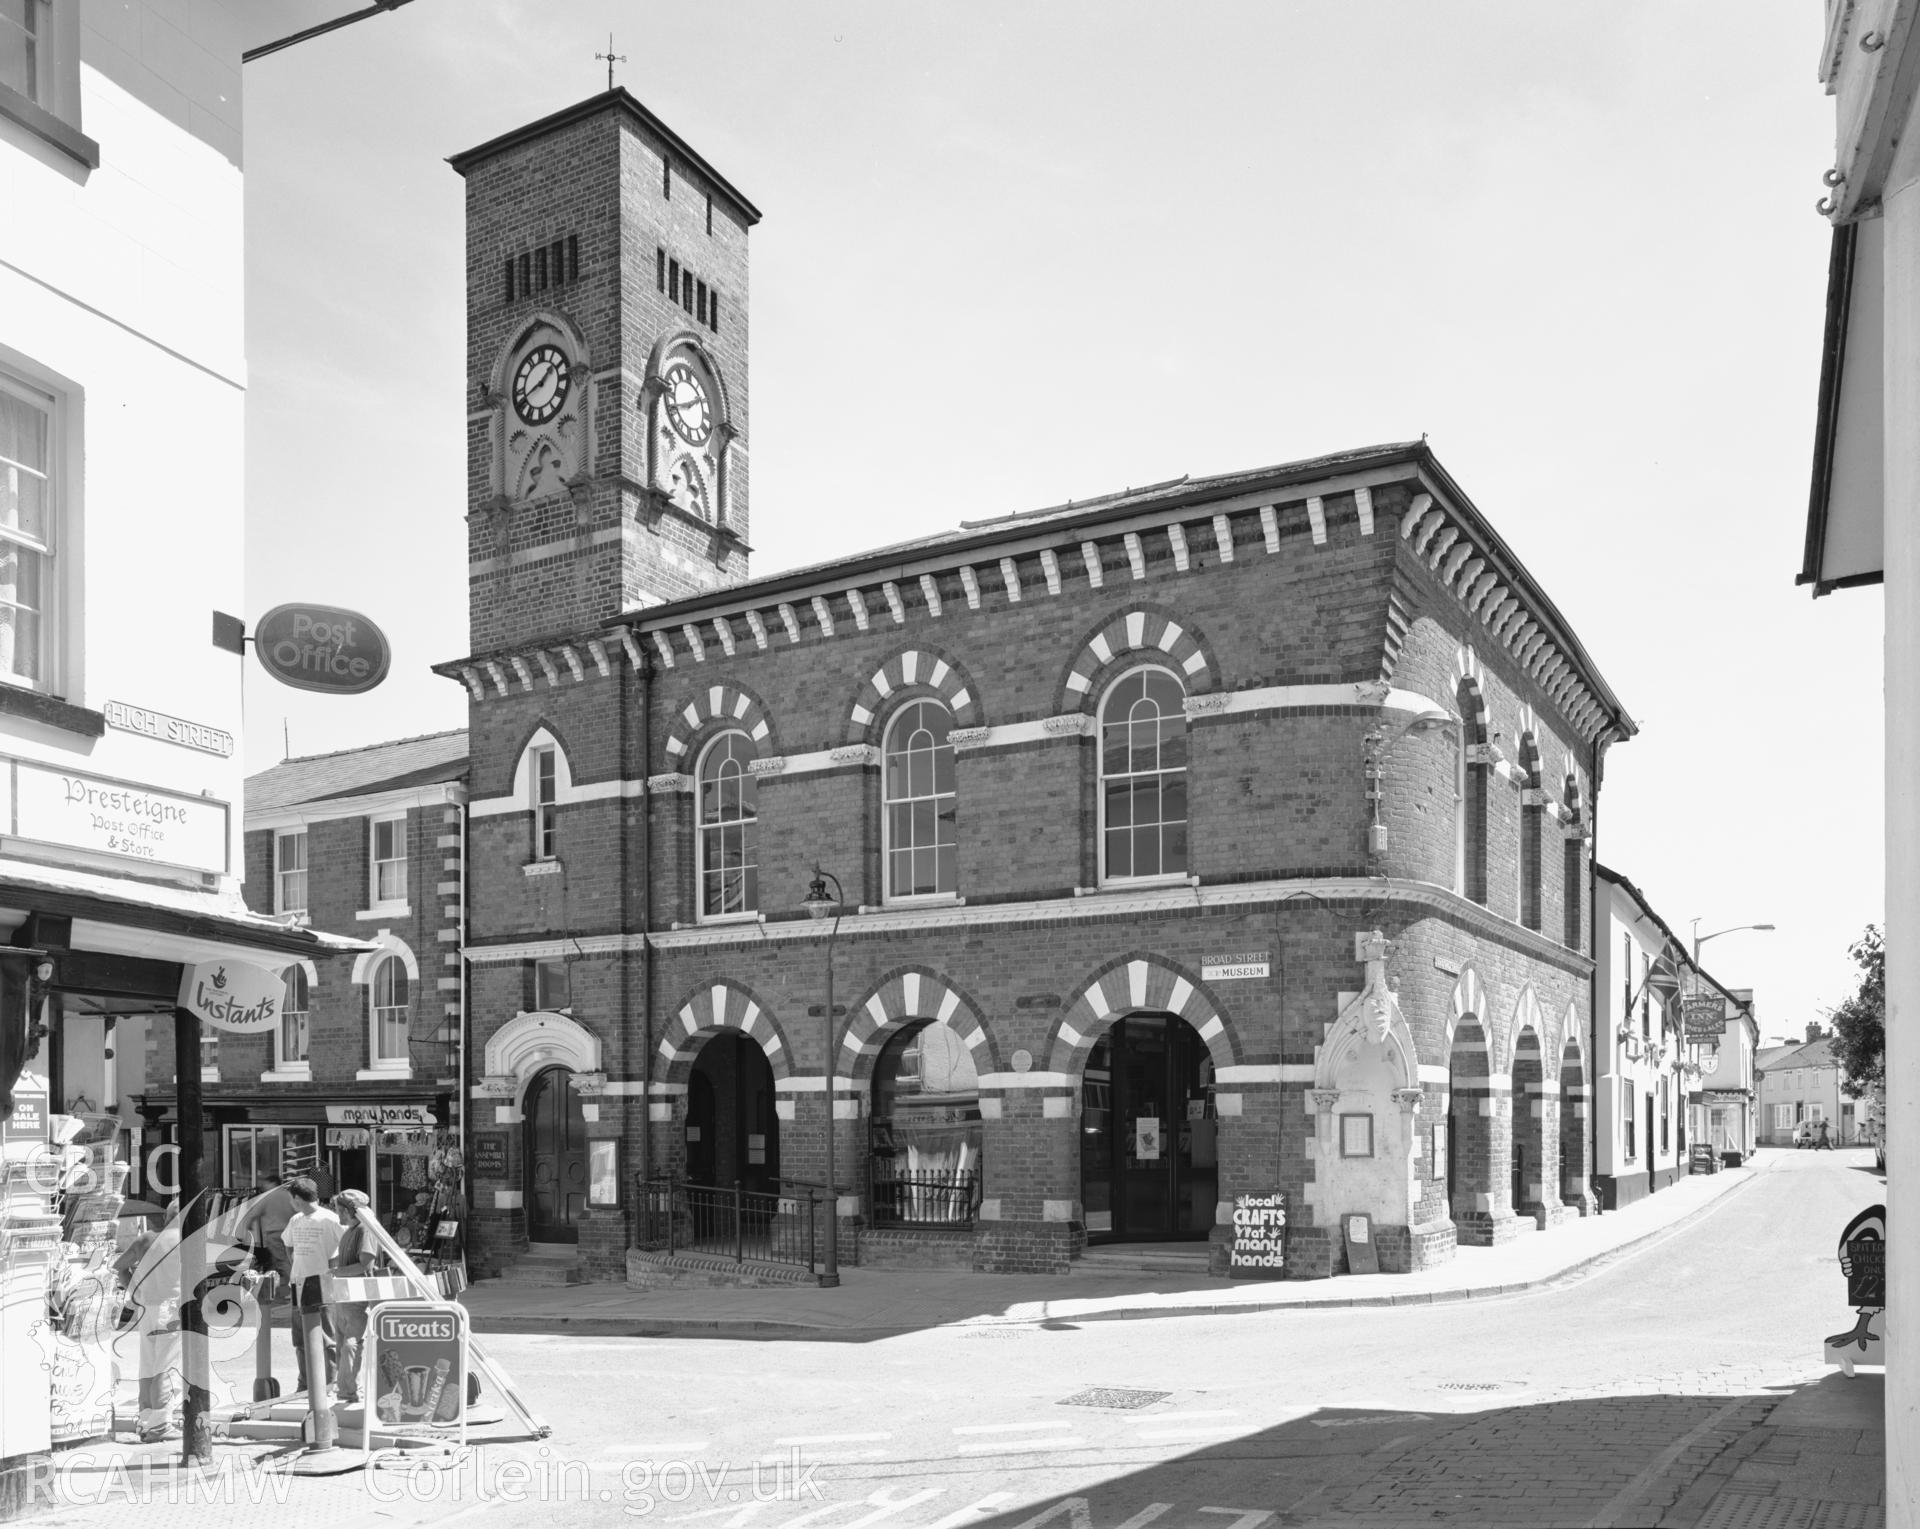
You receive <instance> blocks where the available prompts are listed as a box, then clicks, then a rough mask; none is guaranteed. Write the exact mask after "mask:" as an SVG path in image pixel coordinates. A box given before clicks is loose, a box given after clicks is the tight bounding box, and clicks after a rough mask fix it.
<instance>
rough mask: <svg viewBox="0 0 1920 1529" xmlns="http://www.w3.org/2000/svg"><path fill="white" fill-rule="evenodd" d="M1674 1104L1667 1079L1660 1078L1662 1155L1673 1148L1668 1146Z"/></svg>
mask: <svg viewBox="0 0 1920 1529" xmlns="http://www.w3.org/2000/svg"><path fill="white" fill-rule="evenodd" d="M1672 1116H1673V1106H1672V1104H1671V1103H1670V1102H1669V1100H1668V1095H1667V1080H1666V1079H1665V1078H1662V1079H1661V1080H1660V1155H1661V1156H1662V1157H1664V1156H1666V1154H1667V1153H1668V1151H1670V1150H1671V1149H1670V1148H1669V1146H1668V1134H1667V1133H1668V1131H1669V1130H1670V1128H1671V1125H1672Z"/></svg>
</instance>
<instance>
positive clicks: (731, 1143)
mask: <svg viewBox="0 0 1920 1529" xmlns="http://www.w3.org/2000/svg"><path fill="white" fill-rule="evenodd" d="M687 1178H688V1180H689V1181H690V1182H692V1183H695V1184H713V1185H718V1186H719V1187H721V1188H724V1189H731V1188H732V1187H733V1186H734V1184H736V1183H738V1184H739V1185H740V1187H741V1188H743V1189H748V1190H753V1191H756V1192H759V1193H763V1194H771V1193H773V1192H774V1191H775V1190H777V1189H778V1188H779V1186H780V1121H779V1117H778V1114H777V1113H776V1111H775V1109H774V1093H773V1068H772V1066H771V1065H770V1064H769V1063H768V1061H767V1055H766V1053H765V1052H764V1051H762V1050H761V1049H760V1047H759V1046H758V1045H757V1044H756V1043H755V1042H754V1041H753V1040H751V1039H750V1038H748V1037H747V1036H744V1035H739V1034H736V1033H734V1032H731V1031H721V1032H720V1033H718V1034H715V1035H710V1036H708V1037H707V1038H706V1040H705V1041H704V1042H702V1043H701V1046H700V1054H699V1055H698V1056H696V1057H695V1058H694V1059H693V1071H692V1074H691V1075H690V1076H689V1077H688V1079H687Z"/></svg>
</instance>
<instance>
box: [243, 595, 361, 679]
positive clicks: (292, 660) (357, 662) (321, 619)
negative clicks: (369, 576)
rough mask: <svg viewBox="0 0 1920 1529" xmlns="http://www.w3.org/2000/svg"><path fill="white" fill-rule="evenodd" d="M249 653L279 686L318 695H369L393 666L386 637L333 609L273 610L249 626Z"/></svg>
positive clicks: (357, 618) (279, 607)
mask: <svg viewBox="0 0 1920 1529" xmlns="http://www.w3.org/2000/svg"><path fill="white" fill-rule="evenodd" d="M253 653H254V657H256V658H258V659H259V660H260V667H261V668H263V669H265V670H266V671H267V673H269V674H271V675H272V676H273V677H274V678H275V679H277V680H278V681H279V682H280V683H281V684H283V685H291V686H292V687H293V688H294V689H295V690H317V691H319V692H320V693H321V694H323V695H359V694H361V693H362V692H363V691H367V690H371V689H373V687H374V686H376V685H378V684H379V683H380V682H381V681H382V680H384V679H385V678H386V677H387V670H388V669H389V668H390V667H391V666H392V663H393V649H392V647H391V646H390V645H389V644H388V642H387V638H386V634H385V633H384V632H382V631H381V630H380V628H379V627H377V626H375V625H374V624H373V623H372V622H371V621H369V620H368V619H367V618H366V617H365V616H363V615H361V614H360V613H359V612H358V611H349V610H342V609H341V608H340V607H339V606H335V605H276V606H275V607H274V608H273V609H272V610H270V611H268V612H267V613H266V615H264V616H262V617H261V618H260V619H259V620H258V621H256V622H255V623H254V626H253Z"/></svg>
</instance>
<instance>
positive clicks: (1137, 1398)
mask: <svg viewBox="0 0 1920 1529" xmlns="http://www.w3.org/2000/svg"><path fill="white" fill-rule="evenodd" d="M1172 1395H1173V1393H1172V1392H1171V1391H1130V1390H1128V1389H1127V1388H1126V1387H1124V1386H1089V1387H1088V1388H1087V1389H1086V1390H1085V1391H1076V1392H1075V1393H1074V1394H1073V1395H1072V1396H1069V1397H1065V1398H1063V1399H1062V1400H1061V1403H1060V1405H1061V1406H1062V1407H1107V1408H1110V1409H1112V1410H1113V1411H1115V1412H1131V1411H1133V1410H1134V1409H1135V1408H1136V1407H1151V1406H1152V1405H1153V1404H1154V1403H1155V1402H1164V1401H1165V1400H1166V1399H1167V1398H1168V1397H1169V1396H1172Z"/></svg>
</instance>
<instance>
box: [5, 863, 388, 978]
mask: <svg viewBox="0 0 1920 1529" xmlns="http://www.w3.org/2000/svg"><path fill="white" fill-rule="evenodd" d="M29 913H38V914H42V915H45V916H50V917H54V918H71V919H72V920H73V945H74V947H75V948H76V949H85V950H98V951H105V952H108V953H110V954H114V955H125V956H142V957H145V958H147V959H149V960H159V961H181V962H187V961H220V960H228V961H239V960H247V959H250V958H251V959H253V960H256V961H258V962H259V963H260V964H261V965H263V966H269V967H274V966H285V965H286V964H287V963H288V962H289V961H293V960H297V959H306V960H313V959H315V958H316V957H320V956H333V955H358V954H360V953H362V952H364V951H369V950H372V949H374V948H375V947H374V946H373V945H371V944H369V943H368V942H367V941H365V940H359V939H350V938H347V937H346V936H343V935H334V934H323V933H321V932H320V931H318V930H315V929H302V928H298V927H296V926H294V925H291V924H287V923H285V922H283V921H281V920H279V919H275V918H269V917H267V916H265V915H264V914H259V913H253V912H250V911H249V910H248V909H247V908H246V906H245V905H244V904H242V903H240V902H238V901H237V900H235V899H233V898H228V897H220V896H217V895H216V894H214V893H211V892H200V891H195V890H193V889H191V888H187V887H171V886H165V885H160V884H157V883H151V882H142V881H132V880H129V879H127V878H125V877H119V876H113V875H110V874H108V873H105V872H96V871H80V870H73V869H69V868H67V867H64V866H41V865H34V864H31V863H29V862H23V861H18V860H4V861H0V934H4V933H7V932H10V931H11V930H13V929H17V928H18V927H19V926H20V925H21V924H22V923H24V922H25V921H26V916H27V915H28V914H29Z"/></svg>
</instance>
